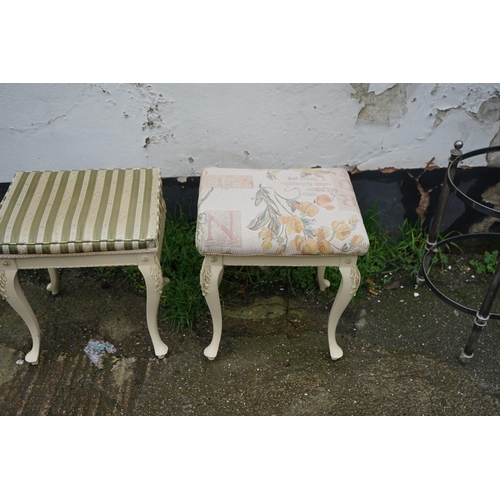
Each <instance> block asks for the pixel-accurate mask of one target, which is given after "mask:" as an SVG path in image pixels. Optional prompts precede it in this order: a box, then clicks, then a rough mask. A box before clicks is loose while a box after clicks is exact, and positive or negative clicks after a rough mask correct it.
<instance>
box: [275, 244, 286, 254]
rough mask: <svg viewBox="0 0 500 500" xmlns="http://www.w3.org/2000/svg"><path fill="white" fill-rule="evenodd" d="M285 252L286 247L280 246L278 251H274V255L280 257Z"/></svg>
mask: <svg viewBox="0 0 500 500" xmlns="http://www.w3.org/2000/svg"><path fill="white" fill-rule="evenodd" d="M285 250H286V246H284V245H280V246H279V247H278V250H276V255H281V254H282V253H283V252H284V251H285Z"/></svg>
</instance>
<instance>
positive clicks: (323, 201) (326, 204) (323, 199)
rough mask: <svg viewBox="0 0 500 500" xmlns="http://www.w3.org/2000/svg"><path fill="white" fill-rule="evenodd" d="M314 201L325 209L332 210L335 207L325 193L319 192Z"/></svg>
mask: <svg viewBox="0 0 500 500" xmlns="http://www.w3.org/2000/svg"><path fill="white" fill-rule="evenodd" d="M315 201H316V203H317V204H318V205H319V206H320V207H323V208H326V209H327V210H333V209H334V208H335V207H334V206H333V205H332V204H331V203H332V201H333V200H332V199H331V198H330V197H329V196H328V195H327V194H320V195H319V196H318V197H317V198H316V200H315Z"/></svg>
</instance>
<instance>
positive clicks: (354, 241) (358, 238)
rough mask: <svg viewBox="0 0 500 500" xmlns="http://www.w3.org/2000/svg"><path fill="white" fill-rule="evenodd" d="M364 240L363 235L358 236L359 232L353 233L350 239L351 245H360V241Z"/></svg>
mask: <svg viewBox="0 0 500 500" xmlns="http://www.w3.org/2000/svg"><path fill="white" fill-rule="evenodd" d="M363 240H364V238H363V236H360V235H359V234H355V235H354V236H353V237H352V240H351V243H352V245H354V246H355V247H359V245H361V242H362V241H363Z"/></svg>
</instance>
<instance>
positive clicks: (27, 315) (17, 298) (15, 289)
mask: <svg viewBox="0 0 500 500" xmlns="http://www.w3.org/2000/svg"><path fill="white" fill-rule="evenodd" d="M3 272H4V273H5V275H4V276H5V287H4V288H3V287H1V286H0V292H1V293H2V296H3V298H4V299H6V300H7V302H8V303H9V304H10V305H11V306H12V309H14V311H16V312H17V314H19V316H21V318H22V320H23V321H24V322H25V323H26V326H27V327H28V328H29V331H30V333H31V338H32V339H33V347H32V349H31V351H30V352H28V354H26V356H25V358H24V359H25V360H26V361H27V362H28V363H31V364H32V365H36V364H38V357H39V355H40V326H39V324H38V320H37V319H36V316H35V313H34V312H33V309H31V306H30V305H29V302H28V301H27V300H26V297H25V296H24V293H23V291H22V289H21V286H20V285H19V280H18V278H17V269H13V270H12V271H3ZM0 281H2V280H1V276H0Z"/></svg>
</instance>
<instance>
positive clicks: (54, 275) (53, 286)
mask: <svg viewBox="0 0 500 500" xmlns="http://www.w3.org/2000/svg"><path fill="white" fill-rule="evenodd" d="M47 271H49V276H50V283H49V284H48V285H47V290H48V291H49V292H52V295H57V294H58V293H59V272H58V270H57V269H54V268H49V269H47Z"/></svg>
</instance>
